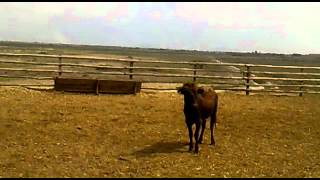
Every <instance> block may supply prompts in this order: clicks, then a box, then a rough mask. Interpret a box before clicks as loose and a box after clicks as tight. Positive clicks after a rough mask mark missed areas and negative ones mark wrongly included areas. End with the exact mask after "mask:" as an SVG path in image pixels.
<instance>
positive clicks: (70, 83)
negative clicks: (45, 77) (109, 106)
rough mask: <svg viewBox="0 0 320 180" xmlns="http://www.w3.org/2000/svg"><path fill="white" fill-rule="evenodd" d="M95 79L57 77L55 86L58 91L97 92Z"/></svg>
mask: <svg viewBox="0 0 320 180" xmlns="http://www.w3.org/2000/svg"><path fill="white" fill-rule="evenodd" d="M96 81H97V80H95V79H75V78H73V79H67V78H56V79H55V84H54V88H55V90H57V91H66V92H87V93H96Z"/></svg>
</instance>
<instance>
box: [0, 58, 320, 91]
mask: <svg viewBox="0 0 320 180" xmlns="http://www.w3.org/2000/svg"><path fill="white" fill-rule="evenodd" d="M39 66H40V68H39ZM319 71H320V67H304V66H274V65H261V64H259V65H257V64H240V63H222V62H220V61H218V60H213V61H212V62H191V61H189V62H187V61H174V62H173V61H159V60H150V59H132V58H128V59H124V58H123V59H121V58H104V57H88V56H70V55H43V54H10V53H0V86H49V87H51V86H52V87H53V86H54V84H52V82H53V80H54V78H55V77H57V76H58V77H65V76H68V77H73V76H77V77H79V76H80V77H90V78H96V79H110V78H115V79H137V80H139V81H142V83H146V82H151V83H152V82H159V83H184V82H188V81H189V82H190V81H193V82H198V83H201V84H206V85H212V86H214V87H215V88H216V89H218V90H231V91H243V92H245V93H246V95H249V93H250V92H274V93H294V94H299V95H300V96H302V95H303V93H316V94H317V93H320V90H319V89H320V79H319V78H318V77H319V76H320V72H319ZM261 75H262V76H261ZM20 78H23V79H34V80H37V81H38V80H41V81H48V80H52V81H51V84H50V83H47V84H45V83H41V84H35V83H31V84H24V83H22V82H21V81H11V80H9V79H15V80H16V79H20ZM275 82H276V83H275ZM142 89H146V88H143V87H142ZM149 89H152V88H149ZM159 90H161V89H159ZM162 90H175V88H169V89H168V88H167V89H162Z"/></svg>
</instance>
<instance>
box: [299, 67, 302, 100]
mask: <svg viewBox="0 0 320 180" xmlns="http://www.w3.org/2000/svg"><path fill="white" fill-rule="evenodd" d="M300 72H301V73H302V72H303V68H301V69H300ZM300 85H303V81H300ZM302 88H303V87H302V86H300V87H299V90H300V91H302ZM299 96H300V97H301V96H302V92H299Z"/></svg>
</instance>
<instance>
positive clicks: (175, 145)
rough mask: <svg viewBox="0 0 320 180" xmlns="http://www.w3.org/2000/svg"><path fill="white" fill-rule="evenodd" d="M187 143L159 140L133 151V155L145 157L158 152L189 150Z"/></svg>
mask: <svg viewBox="0 0 320 180" xmlns="http://www.w3.org/2000/svg"><path fill="white" fill-rule="evenodd" d="M187 145H188V144H186V143H182V142H177V141H173V142H157V143H154V144H152V145H149V146H146V147H145V148H143V149H141V150H138V151H135V152H133V153H132V154H131V155H135V156H136V157H145V156H149V155H152V154H157V153H177V152H180V153H182V152H188V148H187Z"/></svg>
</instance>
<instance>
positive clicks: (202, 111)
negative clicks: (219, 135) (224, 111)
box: [178, 83, 218, 153]
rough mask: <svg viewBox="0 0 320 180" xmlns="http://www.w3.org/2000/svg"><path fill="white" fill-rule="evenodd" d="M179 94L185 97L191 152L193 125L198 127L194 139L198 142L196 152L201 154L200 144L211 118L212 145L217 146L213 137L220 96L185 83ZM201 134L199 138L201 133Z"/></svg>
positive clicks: (184, 110)
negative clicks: (208, 119)
mask: <svg viewBox="0 0 320 180" xmlns="http://www.w3.org/2000/svg"><path fill="white" fill-rule="evenodd" d="M178 93H180V94H183V95H184V109H183V112H184V115H185V121H186V124H187V127H188V131H189V138H190V142H189V151H191V150H192V149H193V143H192V139H193V137H192V136H193V132H192V125H193V124H195V125H196V130H195V134H194V138H195V140H196V144H195V152H196V153H198V152H199V147H198V144H201V143H202V140H203V133H204V129H205V127H206V119H207V118H208V117H211V121H210V131H211V145H214V144H215V141H214V137H213V128H214V127H215V123H216V119H217V108H218V95H217V94H216V92H215V91H214V90H213V89H211V88H205V87H197V85H196V84H194V83H185V84H183V86H182V87H179V88H178ZM200 127H202V128H201V134H200V137H199V131H200Z"/></svg>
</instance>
